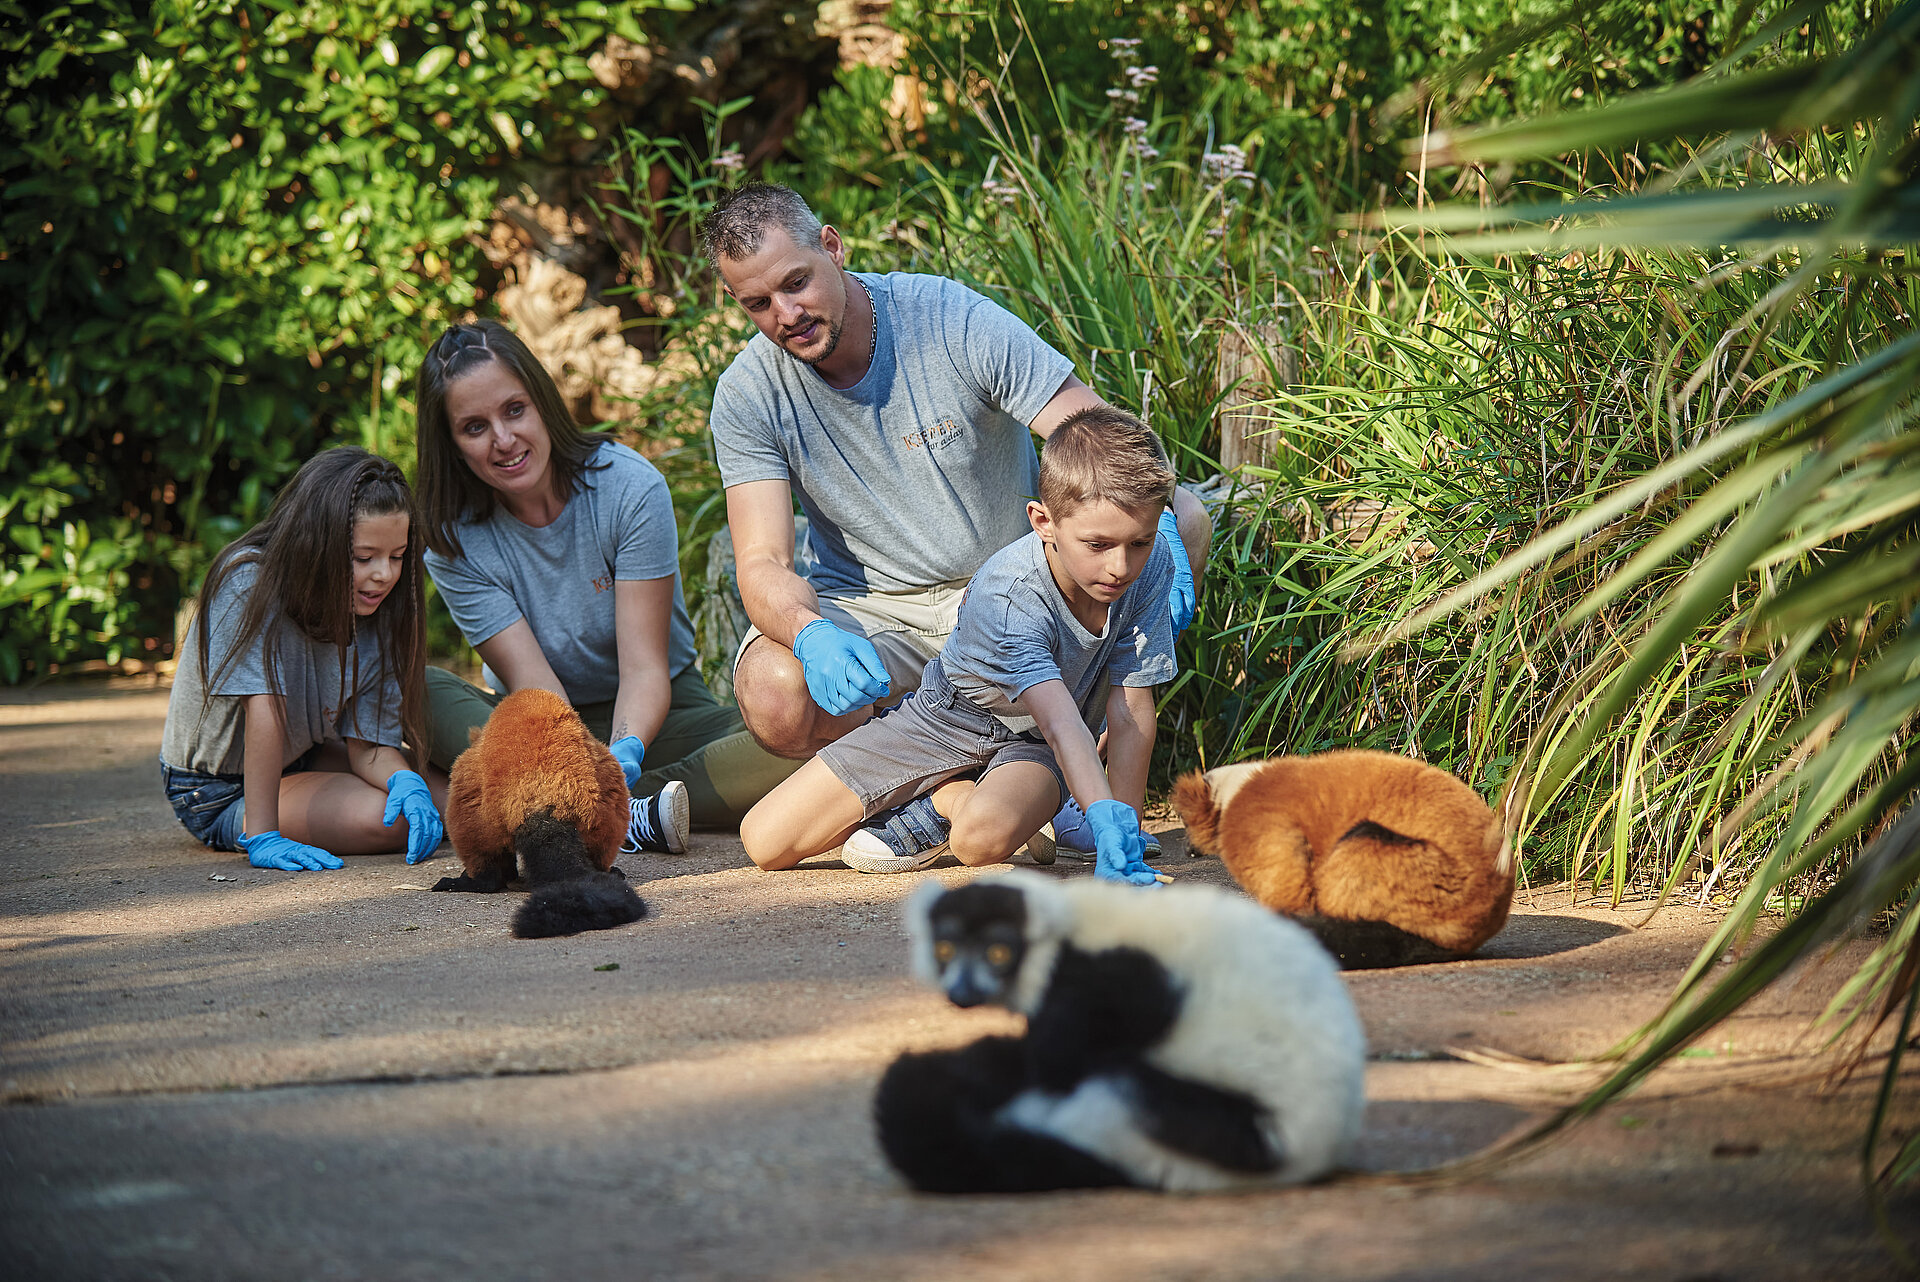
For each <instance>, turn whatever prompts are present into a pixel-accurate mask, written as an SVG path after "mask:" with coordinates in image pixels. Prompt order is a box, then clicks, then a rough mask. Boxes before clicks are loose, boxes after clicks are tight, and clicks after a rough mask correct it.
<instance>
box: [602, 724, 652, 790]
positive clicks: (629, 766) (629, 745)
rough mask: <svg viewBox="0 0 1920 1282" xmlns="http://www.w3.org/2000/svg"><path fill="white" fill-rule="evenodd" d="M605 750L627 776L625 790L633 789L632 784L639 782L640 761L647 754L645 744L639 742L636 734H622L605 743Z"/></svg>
mask: <svg viewBox="0 0 1920 1282" xmlns="http://www.w3.org/2000/svg"><path fill="white" fill-rule="evenodd" d="M607 751H609V752H611V753H612V754H613V759H614V760H615V761H617V762H619V763H620V773H621V774H623V775H625V776H626V777H627V791H628V792H632V791H633V785H634V784H636V783H639V782H640V762H641V759H642V758H644V757H645V756H646V755H647V745H646V744H644V743H642V742H640V736H639V735H636V734H623V735H621V736H620V737H619V738H618V739H615V740H614V741H613V742H612V743H610V744H608V745H607Z"/></svg>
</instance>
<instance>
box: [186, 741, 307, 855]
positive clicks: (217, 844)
mask: <svg viewBox="0 0 1920 1282" xmlns="http://www.w3.org/2000/svg"><path fill="white" fill-rule="evenodd" d="M318 751H320V749H319V746H318V745H315V746H314V747H311V748H309V749H307V750H306V751H305V752H303V753H301V754H300V755H299V756H298V757H297V758H295V759H294V762H293V764H292V765H290V766H288V767H287V768H286V769H285V770H283V771H281V772H280V773H281V774H282V775H291V774H298V773H299V772H300V771H302V770H305V769H307V768H308V766H309V765H310V764H311V762H312V760H313V755H314V754H315V753H316V752H318ZM240 785H241V779H240V776H239V775H210V774H204V773H202V772H201V771H198V770H180V769H176V768H175V767H173V766H170V765H168V764H167V763H166V762H164V761H162V762H161V763H160V786H161V787H162V788H164V789H166V792H167V801H168V802H169V803H170V804H171V805H172V806H173V814H174V818H176V819H178V820H179V821H180V825H181V827H183V828H185V829H186V830H187V831H188V832H190V833H192V834H193V836H194V839H195V840H196V841H199V842H200V843H202V844H203V845H206V846H208V847H210V848H211V849H214V850H238V849H240V834H241V833H243V832H245V831H246V827H245V825H246V820H247V799H246V797H245V796H244V795H243V794H242V791H241V786H240Z"/></svg>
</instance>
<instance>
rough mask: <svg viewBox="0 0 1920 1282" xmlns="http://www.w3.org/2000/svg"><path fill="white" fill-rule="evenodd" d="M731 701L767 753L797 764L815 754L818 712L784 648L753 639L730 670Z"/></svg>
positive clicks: (803, 677) (803, 678)
mask: <svg viewBox="0 0 1920 1282" xmlns="http://www.w3.org/2000/svg"><path fill="white" fill-rule="evenodd" d="M733 697H734V700H735V702H737V703H738V704H739V705H740V720H741V721H742V722H744V723H745V724H746V727H747V731H748V733H750V734H751V735H753V737H754V739H755V740H756V741H758V742H759V744H760V746H761V747H763V748H765V749H766V750H767V751H768V752H771V753H773V754H774V755H775V756H778V757H786V758H788V759H790V760H795V761H800V760H805V759H806V758H807V757H810V756H812V755H813V753H814V752H815V751H817V750H818V748H819V744H818V743H817V742H816V740H817V739H818V735H817V732H816V731H815V728H814V722H815V719H816V716H815V714H816V713H817V712H818V711H819V709H818V708H817V707H816V706H815V704H814V702H813V696H812V695H810V694H808V693H807V679H806V674H805V673H803V672H802V671H801V670H800V661H799V660H798V659H796V658H794V657H793V652H792V651H791V650H788V649H787V648H786V647H785V646H782V645H780V644H779V643H778V642H776V641H772V640H770V639H768V638H766V637H755V638H754V641H753V644H752V645H750V646H748V647H747V652H746V653H745V654H743V655H741V656H740V662H739V663H737V664H735V665H734V669H733Z"/></svg>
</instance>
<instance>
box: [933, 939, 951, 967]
mask: <svg viewBox="0 0 1920 1282" xmlns="http://www.w3.org/2000/svg"><path fill="white" fill-rule="evenodd" d="M933 959H934V960H935V961H937V962H939V963H940V964H941V965H942V966H944V965H946V964H947V963H948V962H950V961H952V960H953V943H952V941H950V940H945V939H943V940H941V941H940V942H939V943H937V944H935V945H934V946H933Z"/></svg>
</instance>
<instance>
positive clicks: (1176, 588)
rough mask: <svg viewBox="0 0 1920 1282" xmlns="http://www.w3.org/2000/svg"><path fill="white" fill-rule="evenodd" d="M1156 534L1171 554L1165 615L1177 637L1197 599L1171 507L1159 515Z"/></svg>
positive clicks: (1184, 549)
mask: <svg viewBox="0 0 1920 1282" xmlns="http://www.w3.org/2000/svg"><path fill="white" fill-rule="evenodd" d="M1160 533H1161V534H1162V535H1163V536H1164V537H1165V538H1166V540H1167V551H1169V552H1171V553H1173V587H1172V588H1170V589H1169V590H1168V592H1167V613H1168V614H1169V615H1171V616H1172V617H1173V635H1174V637H1175V638H1178V637H1179V635H1180V634H1181V633H1182V632H1185V631H1186V630H1187V625H1188V624H1189V623H1192V622H1193V612H1194V611H1195V610H1196V609H1198V608H1199V605H1200V596H1199V592H1198V590H1197V589H1195V587H1194V585H1193V565H1192V564H1191V563H1190V562H1189V561H1188V560H1187V546H1186V544H1184V543H1182V542H1181V541H1180V523H1179V522H1178V521H1176V520H1174V519H1173V509H1172V508H1166V509H1164V510H1163V511H1162V512H1161V513H1160Z"/></svg>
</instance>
